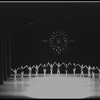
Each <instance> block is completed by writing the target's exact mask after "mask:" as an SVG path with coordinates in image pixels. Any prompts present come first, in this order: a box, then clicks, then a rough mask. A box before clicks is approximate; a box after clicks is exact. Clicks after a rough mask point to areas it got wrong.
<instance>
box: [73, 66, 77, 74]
mask: <svg viewBox="0 0 100 100" xmlns="http://www.w3.org/2000/svg"><path fill="white" fill-rule="evenodd" d="M75 71H76V67H74V68H73V76H75Z"/></svg>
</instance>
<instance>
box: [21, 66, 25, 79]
mask: <svg viewBox="0 0 100 100" xmlns="http://www.w3.org/2000/svg"><path fill="white" fill-rule="evenodd" d="M24 68H26V67H23V66H21V79H23V77H24Z"/></svg>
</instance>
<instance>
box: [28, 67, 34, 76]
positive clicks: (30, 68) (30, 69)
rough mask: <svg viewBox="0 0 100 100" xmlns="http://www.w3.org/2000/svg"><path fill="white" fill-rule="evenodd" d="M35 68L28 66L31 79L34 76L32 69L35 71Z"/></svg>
mask: <svg viewBox="0 0 100 100" xmlns="http://www.w3.org/2000/svg"><path fill="white" fill-rule="evenodd" d="M33 67H34V66H32V67H31V66H29V67H28V66H27V68H28V70H29V77H31V76H32V69H33Z"/></svg>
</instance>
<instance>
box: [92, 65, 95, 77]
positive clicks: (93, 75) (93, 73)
mask: <svg viewBox="0 0 100 100" xmlns="http://www.w3.org/2000/svg"><path fill="white" fill-rule="evenodd" d="M94 70H95V67H94V66H93V68H92V78H95V72H94Z"/></svg>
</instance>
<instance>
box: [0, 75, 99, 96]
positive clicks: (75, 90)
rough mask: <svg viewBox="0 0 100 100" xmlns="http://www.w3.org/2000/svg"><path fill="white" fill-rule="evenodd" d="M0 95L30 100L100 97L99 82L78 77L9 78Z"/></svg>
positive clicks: (0, 89) (0, 88)
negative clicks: (40, 99)
mask: <svg viewBox="0 0 100 100" xmlns="http://www.w3.org/2000/svg"><path fill="white" fill-rule="evenodd" d="M0 95H5V96H9V95H11V96H27V97H31V98H85V97H90V96H100V80H96V79H95V80H94V79H90V78H80V77H63V76H47V77H46V76H45V77H32V78H28V77H27V78H24V79H23V80H21V79H20V78H19V79H17V81H14V80H13V78H9V79H8V81H5V82H4V85H3V86H2V85H1V86H0Z"/></svg>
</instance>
